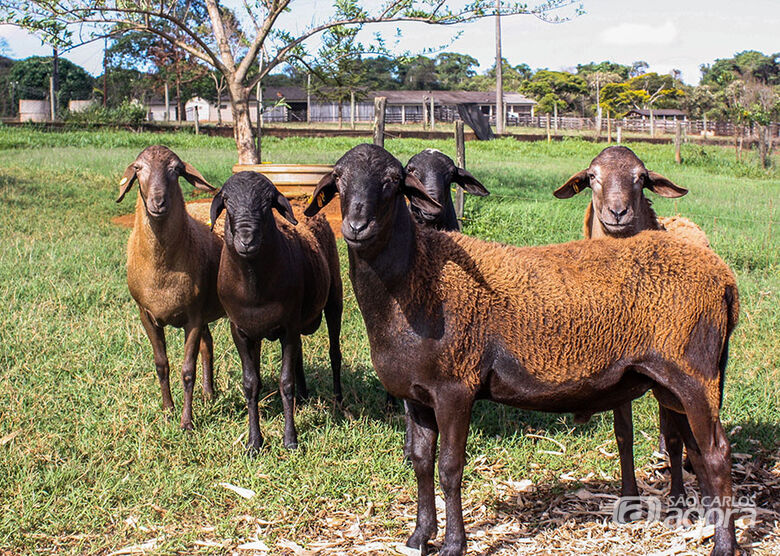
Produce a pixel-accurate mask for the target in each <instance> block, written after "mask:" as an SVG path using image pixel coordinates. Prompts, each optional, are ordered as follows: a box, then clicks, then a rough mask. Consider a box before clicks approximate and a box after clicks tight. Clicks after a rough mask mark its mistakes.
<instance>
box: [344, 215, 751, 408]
mask: <svg viewBox="0 0 780 556" xmlns="http://www.w3.org/2000/svg"><path fill="white" fill-rule="evenodd" d="M416 233H417V236H418V241H417V243H416V251H415V255H414V256H415V264H414V265H413V270H412V273H411V275H410V277H409V281H408V283H406V285H405V287H404V291H403V292H389V293H390V298H391V299H392V300H393V305H394V306H393V308H392V309H391V312H393V313H394V314H391V315H384V317H385V322H390V323H391V326H390V327H383V326H367V328H368V329H369V338H370V339H371V346H372V358H373V359H374V364H375V367H376V368H377V370H378V371H379V372H380V376H382V369H386V370H385V371H384V372H387V373H392V372H397V371H394V369H393V361H391V359H392V354H393V353H398V351H397V350H399V349H405V350H406V351H407V352H411V351H413V350H415V349H419V350H420V352H421V353H427V354H430V355H429V356H427V357H428V359H426V360H422V359H421V360H420V361H418V362H417V363H418V364H419V365H421V366H422V368H428V369H436V370H437V371H436V372H438V373H445V374H449V375H450V377H449V378H451V379H452V380H454V381H457V382H458V383H460V384H465V385H468V386H469V387H470V388H472V389H473V390H474V391H476V390H478V389H479V388H480V386H481V385H482V382H483V379H484V376H483V373H485V372H486V371H487V370H488V367H490V365H491V364H494V363H495V362H496V361H497V360H498V359H502V358H503V359H504V360H505V361H509V364H510V366H514V367H516V372H517V373H519V374H521V375H522V376H518V377H516V378H517V379H519V380H521V381H522V380H533V381H534V382H536V383H537V384H540V385H545V384H546V385H548V386H549V387H551V388H554V387H558V386H560V385H562V384H564V383H572V384H575V383H579V384H583V383H587V382H588V381H589V380H591V379H592V378H593V377H594V376H595V375H596V374H598V373H599V372H602V371H604V370H606V369H608V368H609V367H610V366H611V365H614V364H615V363H616V362H618V361H622V362H624V363H625V362H626V361H628V360H631V359H632V358H635V359H637V360H640V359H642V358H643V357H644V358H646V357H648V356H650V355H651V354H654V353H657V354H663V357H664V358H666V360H669V361H671V362H673V363H674V364H676V365H678V366H679V367H680V368H681V369H683V371H684V372H686V373H687V374H689V375H692V376H693V375H698V376H702V374H703V376H704V377H705V380H707V382H708V384H707V390H708V393H709V394H710V395H711V396H712V397H713V400H716V399H718V398H719V396H720V392H719V382H718V374H717V358H716V359H715V360H714V361H712V364H713V365H712V368H709V367H708V368H707V369H698V368H696V369H695V368H694V365H701V362H700V361H698V360H697V358H696V355H697V354H699V353H700V352H701V350H700V349H699V350H696V348H695V346H693V347H692V346H689V341H691V338H692V337H697V338H698V337H699V336H701V337H702V338H704V340H706V341H707V342H710V343H711V342H712V341H718V342H720V345H719V346H718V349H717V350H716V352H717V354H718V355H719V354H720V348H721V347H722V344H723V342H724V339H725V336H726V334H727V331H728V329H729V327H730V326H731V327H733V324H730V317H733V318H734V323H735V322H736V320H735V316H736V310H737V309H736V308H734V307H737V305H736V304H737V301H736V296H737V293H736V292H737V289H736V281H735V278H734V275H733V273H732V272H731V270H730V269H729V268H728V267H727V266H726V265H725V263H723V261H722V260H720V258H718V256H717V255H716V254H715V253H714V252H713V251H711V250H705V249H701V248H699V247H694V248H691V246H690V244H688V243H687V242H684V241H681V240H679V239H676V238H674V237H673V236H672V235H671V234H666V233H661V232H642V233H640V234H638V235H636V236H634V237H631V238H626V239H619V240H616V239H612V238H605V239H598V240H580V241H575V242H571V243H566V244H561V245H551V246H545V247H526V248H518V247H512V246H507V245H502V244H495V243H488V242H484V241H481V240H478V239H475V238H471V237H467V236H463V235H461V234H457V233H446V232H438V231H435V230H428V229H422V228H417V230H416ZM727 292H729V293H727ZM367 295H374V293H373V292H368V293H367ZM377 295H378V294H377ZM729 297H730V298H731V299H733V303H734V307H731V308H730V307H729V306H728V299H727V298H729ZM358 301H361V299H360V298H359V299H358ZM362 308H363V307H361V309H362ZM730 311H731V312H732V314H731V315H730V314H729V312H730ZM366 314H368V317H367V319H366V321H367V325H368V323H369V319H371V318H372V316H371V312H370V311H368V312H367V313H366V312H364V316H366ZM392 323H394V324H392ZM405 323H409V325H411V328H412V329H413V330H414V332H415V333H414V334H411V335H410V334H408V333H404V330H407V329H408V325H405ZM393 326H395V327H396V328H398V329H397V330H394V329H393ZM383 328H387V330H383ZM697 330H699V331H700V332H697ZM432 339H433V340H437V341H435V342H433V343H431V342H430V340H432ZM699 339H701V338H699ZM697 341H698V340H697ZM399 342H402V343H405V346H401V345H399ZM375 347H376V349H374V348H375ZM691 350H693V351H691ZM375 351H376V354H375V353H374V352H375ZM708 353H709V352H708ZM708 373H709V374H708ZM439 378H440V379H442V378H444V379H446V378H448V377H446V376H440V377H439ZM718 406H719V404H718V403H713V404H711V405H710V407H713V408H717V407H718ZM716 410H717V409H716Z"/></svg>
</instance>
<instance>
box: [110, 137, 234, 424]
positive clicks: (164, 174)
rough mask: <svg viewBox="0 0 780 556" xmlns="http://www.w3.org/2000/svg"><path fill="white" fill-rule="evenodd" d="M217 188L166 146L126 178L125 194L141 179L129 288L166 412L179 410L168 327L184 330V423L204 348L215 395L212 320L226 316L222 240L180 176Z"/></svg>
mask: <svg viewBox="0 0 780 556" xmlns="http://www.w3.org/2000/svg"><path fill="white" fill-rule="evenodd" d="M180 177H181V178H184V179H185V180H187V181H188V182H190V183H191V184H192V185H194V186H195V187H196V188H198V189H201V190H203V191H214V188H213V187H211V185H209V183H208V182H207V181H206V179H205V178H204V177H203V176H202V175H201V174H200V172H198V171H197V170H196V169H195V168H194V167H193V166H192V165H191V164H189V163H187V162H184V161H183V160H181V159H180V158H179V157H178V156H177V155H176V153H174V152H173V151H172V150H170V149H169V148H167V147H164V146H162V145H153V146H151V147H147V148H146V149H144V150H143V151H142V152H141V153H140V154H139V155H138V157H137V158H136V159H135V161H133V163H132V164H130V165H129V166H128V167H127V169H126V170H125V172H124V175H123V176H122V180H121V181H120V183H119V185H120V189H119V198H118V199H117V200H116V201H117V203H118V202H120V201H122V199H124V197H125V195H127V193H128V192H129V191H130V189H131V188H132V186H133V184H134V183H135V182H136V181H137V182H138V199H137V200H136V205H135V223H134V225H133V231H132V233H131V234H130V238H129V239H128V242H127V285H128V288H129V289H130V294H131V295H132V296H133V299H135V302H136V303H137V304H138V309H139V312H140V315H141V323H142V324H143V327H144V330H145V331H146V334H147V336H148V337H149V341H150V342H151V344H152V350H153V351H154V364H155V367H156V369H157V378H158V380H159V382H160V390H161V392H162V399H163V409H164V410H165V411H166V412H167V411H170V412H172V411H173V399H172V398H171V388H170V380H169V364H168V353H167V349H166V342H165V327H166V326H168V325H170V326H174V327H177V328H183V329H184V338H185V339H184V361H183V363H182V371H181V377H182V385H183V388H184V407H183V409H182V414H181V428H182V429H185V430H190V429H192V428H193V426H192V392H193V387H194V384H195V364H196V362H197V359H198V349H200V355H201V361H202V366H203V394H204V396H205V397H206V398H208V399H210V398H212V397H213V396H214V378H213V366H214V353H213V342H212V339H211V333H210V332H209V327H208V323H210V322H212V321H214V320H216V319H218V318H220V317H222V316H224V314H225V313H224V311H223V310H222V306H221V305H220V303H219V298H218V297H217V270H218V269H219V255H220V252H221V251H222V245H221V242H220V241H219V239H217V238H216V237H215V236H214V234H212V233H210V232H209V229H208V227H207V226H206V225H205V224H204V223H202V222H198V221H196V220H195V219H193V218H192V217H191V216H189V215H188V214H187V211H186V210H185V204H184V196H183V195H182V191H181V187H180V186H179V178H180Z"/></svg>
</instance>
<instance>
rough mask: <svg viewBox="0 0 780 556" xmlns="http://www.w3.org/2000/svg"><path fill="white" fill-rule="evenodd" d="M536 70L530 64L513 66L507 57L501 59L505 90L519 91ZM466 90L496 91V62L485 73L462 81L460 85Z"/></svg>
mask: <svg viewBox="0 0 780 556" xmlns="http://www.w3.org/2000/svg"><path fill="white" fill-rule="evenodd" d="M533 74H534V72H533V70H532V69H531V67H530V66H529V65H528V64H517V65H516V66H512V65H510V64H509V62H507V60H506V58H502V59H501V75H502V78H503V81H504V90H506V91H519V90H520V88H521V87H522V85H523V83H524V82H525V81H527V80H529V79H531V77H532V76H533ZM458 88H460V89H464V90H466V91H495V90H496V64H493V66H492V67H491V68H490V69H489V70H487V71H486V72H485V73H484V74H483V75H477V76H475V77H472V78H471V79H469V80H467V81H465V82H462V83H461V85H460V86H459V87H458Z"/></svg>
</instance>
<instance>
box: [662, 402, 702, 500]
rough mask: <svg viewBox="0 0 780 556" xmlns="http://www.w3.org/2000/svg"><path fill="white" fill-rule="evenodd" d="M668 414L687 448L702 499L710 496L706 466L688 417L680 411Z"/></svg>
mask: <svg viewBox="0 0 780 556" xmlns="http://www.w3.org/2000/svg"><path fill="white" fill-rule="evenodd" d="M668 416H669V417H670V418H671V420H672V421H673V423H674V425H675V427H676V429H677V431H678V434H679V435H680V438H682V440H683V443H684V444H685V448H686V449H687V450H688V457H689V458H690V460H691V464H692V465H693V470H694V472H695V473H696V479H697V481H698V483H699V489H700V490H701V496H702V499H705V498H712V496H713V491H712V488H711V486H710V485H711V483H710V479H709V476H708V473H707V468H706V467H705V465H704V461H703V459H702V453H701V450H700V449H699V445H698V443H697V442H696V438H694V436H693V431H691V425H690V424H689V422H688V417H687V416H686V415H684V414H682V413H677V412H676V411H672V410H669V413H668Z"/></svg>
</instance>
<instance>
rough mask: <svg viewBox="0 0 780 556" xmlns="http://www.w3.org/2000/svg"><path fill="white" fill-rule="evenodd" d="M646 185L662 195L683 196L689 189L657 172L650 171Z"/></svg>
mask: <svg viewBox="0 0 780 556" xmlns="http://www.w3.org/2000/svg"><path fill="white" fill-rule="evenodd" d="M645 187H646V188H647V189H649V190H650V191H652V192H653V193H655V194H656V195H660V196H661V197H682V196H683V195H685V194H686V193H688V190H687V189H685V188H684V187H680V186H679V185H676V184H674V183H672V181H671V180H669V179H667V178H665V177H663V176H662V175H661V174H656V173H655V172H648V173H647V179H646V180H645Z"/></svg>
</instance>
